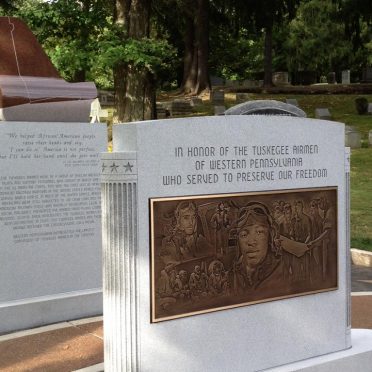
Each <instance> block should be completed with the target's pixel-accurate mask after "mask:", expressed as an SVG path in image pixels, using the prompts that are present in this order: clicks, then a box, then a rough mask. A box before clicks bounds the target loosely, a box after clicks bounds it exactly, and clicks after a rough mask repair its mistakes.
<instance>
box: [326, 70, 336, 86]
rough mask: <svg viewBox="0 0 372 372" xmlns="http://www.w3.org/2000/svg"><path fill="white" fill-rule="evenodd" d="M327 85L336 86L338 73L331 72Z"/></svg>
mask: <svg viewBox="0 0 372 372" xmlns="http://www.w3.org/2000/svg"><path fill="white" fill-rule="evenodd" d="M327 83H328V84H336V73H335V72H329V73H328V75H327Z"/></svg>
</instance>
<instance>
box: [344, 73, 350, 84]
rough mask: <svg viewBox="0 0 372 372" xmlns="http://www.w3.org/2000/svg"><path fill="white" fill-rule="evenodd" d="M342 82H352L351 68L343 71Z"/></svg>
mask: <svg viewBox="0 0 372 372" xmlns="http://www.w3.org/2000/svg"><path fill="white" fill-rule="evenodd" d="M342 84H350V70H343V71H342Z"/></svg>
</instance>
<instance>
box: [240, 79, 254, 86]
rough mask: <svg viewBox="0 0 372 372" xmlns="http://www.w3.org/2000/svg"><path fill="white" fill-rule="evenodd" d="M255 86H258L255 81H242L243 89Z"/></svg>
mask: <svg viewBox="0 0 372 372" xmlns="http://www.w3.org/2000/svg"><path fill="white" fill-rule="evenodd" d="M255 86H256V84H255V81H254V80H249V79H246V80H243V81H242V87H243V88H254V87H255Z"/></svg>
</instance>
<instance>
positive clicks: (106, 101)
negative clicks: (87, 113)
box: [98, 89, 115, 107]
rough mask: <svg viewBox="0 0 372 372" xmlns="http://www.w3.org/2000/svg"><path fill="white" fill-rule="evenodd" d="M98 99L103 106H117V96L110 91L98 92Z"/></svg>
mask: <svg viewBox="0 0 372 372" xmlns="http://www.w3.org/2000/svg"><path fill="white" fill-rule="evenodd" d="M98 99H99V102H100V103H101V105H102V106H104V107H105V106H114V105H115V94H114V92H111V91H109V90H102V89H100V90H99V91H98Z"/></svg>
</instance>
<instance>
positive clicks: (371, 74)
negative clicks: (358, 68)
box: [362, 67, 372, 83]
mask: <svg viewBox="0 0 372 372" xmlns="http://www.w3.org/2000/svg"><path fill="white" fill-rule="evenodd" d="M362 82H363V83H372V67H366V68H364V69H363V70H362Z"/></svg>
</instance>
